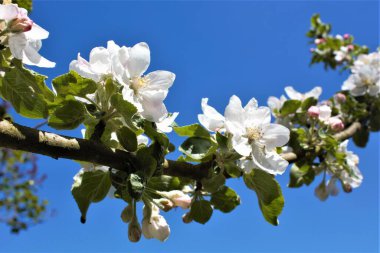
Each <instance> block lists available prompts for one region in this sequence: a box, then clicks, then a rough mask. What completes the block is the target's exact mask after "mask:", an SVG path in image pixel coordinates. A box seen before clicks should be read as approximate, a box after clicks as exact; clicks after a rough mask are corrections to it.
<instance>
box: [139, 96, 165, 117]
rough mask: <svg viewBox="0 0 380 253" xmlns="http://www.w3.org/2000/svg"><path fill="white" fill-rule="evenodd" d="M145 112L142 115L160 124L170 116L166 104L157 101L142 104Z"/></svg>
mask: <svg viewBox="0 0 380 253" xmlns="http://www.w3.org/2000/svg"><path fill="white" fill-rule="evenodd" d="M141 105H142V108H143V111H142V112H141V115H142V116H143V117H144V118H145V119H147V120H149V121H152V122H160V121H162V120H163V118H165V117H166V116H167V114H168V111H167V110H166V107H165V105H164V103H162V102H155V101H145V102H143V103H141Z"/></svg>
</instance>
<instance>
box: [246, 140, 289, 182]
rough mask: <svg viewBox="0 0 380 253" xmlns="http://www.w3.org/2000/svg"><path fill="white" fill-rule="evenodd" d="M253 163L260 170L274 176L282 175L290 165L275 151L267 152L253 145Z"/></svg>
mask: <svg viewBox="0 0 380 253" xmlns="http://www.w3.org/2000/svg"><path fill="white" fill-rule="evenodd" d="M252 161H253V163H254V164H255V165H256V166H257V167H258V168H259V169H262V170H264V171H266V172H268V173H270V174H273V175H281V174H283V173H284V172H285V170H286V167H287V166H288V165H289V163H288V161H286V160H285V159H283V158H282V157H281V156H280V155H279V154H277V153H276V152H274V151H267V150H265V149H264V148H261V147H259V146H257V145H252Z"/></svg>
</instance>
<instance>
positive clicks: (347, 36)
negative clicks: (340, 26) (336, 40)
mask: <svg viewBox="0 0 380 253" xmlns="http://www.w3.org/2000/svg"><path fill="white" fill-rule="evenodd" d="M343 38H344V39H345V40H348V39H349V38H351V35H350V34H348V33H346V34H344V35H343Z"/></svg>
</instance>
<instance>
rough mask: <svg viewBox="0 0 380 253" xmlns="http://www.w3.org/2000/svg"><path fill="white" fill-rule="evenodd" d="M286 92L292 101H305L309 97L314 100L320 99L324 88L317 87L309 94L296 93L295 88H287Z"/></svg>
mask: <svg viewBox="0 0 380 253" xmlns="http://www.w3.org/2000/svg"><path fill="white" fill-rule="evenodd" d="M285 92H286V95H288V97H289V98H290V99H293V100H301V101H303V100H305V99H307V98H309V97H314V98H316V99H318V98H319V96H320V95H321V93H322V88H321V87H319V86H317V87H315V88H313V89H312V90H311V91H308V92H306V93H304V94H302V93H300V92H298V91H296V90H295V89H293V87H291V86H287V87H285Z"/></svg>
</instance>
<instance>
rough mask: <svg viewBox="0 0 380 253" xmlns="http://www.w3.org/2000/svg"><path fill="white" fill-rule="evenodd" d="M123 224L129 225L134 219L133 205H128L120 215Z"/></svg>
mask: <svg viewBox="0 0 380 253" xmlns="http://www.w3.org/2000/svg"><path fill="white" fill-rule="evenodd" d="M120 217H121V219H122V220H123V222H125V223H128V222H130V221H131V220H132V217H133V207H132V205H128V206H126V207H125V208H124V210H123V211H122V212H121V215H120Z"/></svg>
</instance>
